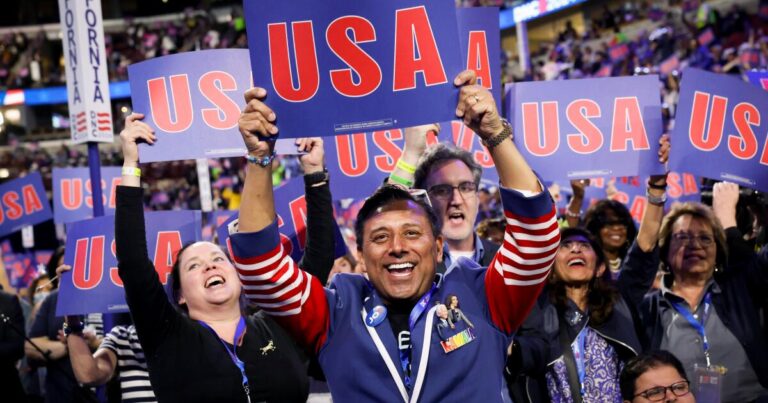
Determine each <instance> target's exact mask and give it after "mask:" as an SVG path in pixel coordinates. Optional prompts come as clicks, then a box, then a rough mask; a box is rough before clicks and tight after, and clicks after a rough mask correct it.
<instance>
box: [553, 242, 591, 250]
mask: <svg viewBox="0 0 768 403" xmlns="http://www.w3.org/2000/svg"><path fill="white" fill-rule="evenodd" d="M574 246H576V247H578V248H579V251H580V252H581V251H585V250H592V245H591V244H590V243H589V242H585V241H571V240H566V241H563V242H560V249H567V250H572V249H573V247H574Z"/></svg>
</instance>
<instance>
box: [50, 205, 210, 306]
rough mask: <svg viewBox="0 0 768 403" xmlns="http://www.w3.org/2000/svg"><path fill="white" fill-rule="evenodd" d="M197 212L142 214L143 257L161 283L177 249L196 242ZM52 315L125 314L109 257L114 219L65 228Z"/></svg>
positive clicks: (112, 255) (120, 288)
mask: <svg viewBox="0 0 768 403" xmlns="http://www.w3.org/2000/svg"><path fill="white" fill-rule="evenodd" d="M200 222H201V220H200V212H199V211H192V210H187V211H158V212H148V213H146V216H145V218H144V223H145V225H146V238H147V247H148V254H149V256H150V259H153V262H154V265H155V270H156V271H157V273H158V276H159V277H160V281H161V282H162V283H163V284H165V283H166V282H167V280H168V277H169V276H170V273H171V268H172V266H173V262H174V261H175V259H176V254H177V253H178V251H179V250H180V249H181V247H182V246H183V245H186V244H187V243H190V242H195V241H198V240H200ZM67 229H68V230H67V244H66V252H65V253H64V263H65V264H68V265H70V266H72V270H71V271H68V272H65V273H64V274H63V275H62V276H61V279H60V280H59V302H58V305H57V306H56V316H64V315H82V314H87V313H95V312H102V313H115V312H127V311H128V305H127V304H126V302H125V292H124V291H123V285H122V284H123V283H122V280H121V279H120V276H119V275H118V273H117V258H116V257H115V244H114V239H115V218H114V217H97V218H92V219H90V220H84V221H78V222H75V223H72V224H70V225H68V228H67Z"/></svg>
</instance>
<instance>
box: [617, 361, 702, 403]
mask: <svg viewBox="0 0 768 403" xmlns="http://www.w3.org/2000/svg"><path fill="white" fill-rule="evenodd" d="M619 384H620V385H621V397H622V399H624V403H645V402H670V403H671V402H677V403H694V402H696V398H695V397H694V396H693V393H691V389H690V388H691V386H690V381H689V380H688V377H687V376H686V375H685V368H683V364H682V363H681V362H680V360H678V359H677V357H675V356H674V355H673V354H672V353H670V352H669V351H665V350H654V351H648V352H645V353H641V354H640V355H638V356H637V357H635V358H632V359H631V360H629V362H627V365H625V366H624V369H623V370H622V371H621V375H620V377H619Z"/></svg>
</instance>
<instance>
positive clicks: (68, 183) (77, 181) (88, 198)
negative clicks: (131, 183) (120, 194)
mask: <svg viewBox="0 0 768 403" xmlns="http://www.w3.org/2000/svg"><path fill="white" fill-rule="evenodd" d="M121 181H122V173H121V171H120V168H119V167H102V168H101V189H102V190H103V191H105V192H106V193H103V196H102V198H101V199H102V205H103V206H104V214H105V215H114V214H115V189H117V186H118V185H119V184H120V182H121ZM91 217H93V197H92V188H91V179H90V173H89V171H88V168H53V220H54V221H55V222H56V223H68V222H73V221H80V220H85V219H88V218H91Z"/></svg>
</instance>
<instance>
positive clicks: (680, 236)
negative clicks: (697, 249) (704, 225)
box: [672, 232, 715, 248]
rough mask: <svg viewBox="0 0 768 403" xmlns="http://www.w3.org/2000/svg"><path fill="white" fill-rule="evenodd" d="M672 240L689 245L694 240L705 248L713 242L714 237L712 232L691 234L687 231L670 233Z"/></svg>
mask: <svg viewBox="0 0 768 403" xmlns="http://www.w3.org/2000/svg"><path fill="white" fill-rule="evenodd" d="M672 240H673V241H675V242H677V243H678V244H680V245H682V246H686V245H691V244H692V242H694V241H696V242H698V244H699V245H701V246H703V247H705V248H706V247H708V246H711V245H712V244H713V243H715V237H714V236H713V235H712V234H699V235H692V234H689V233H687V232H676V233H674V234H672Z"/></svg>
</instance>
